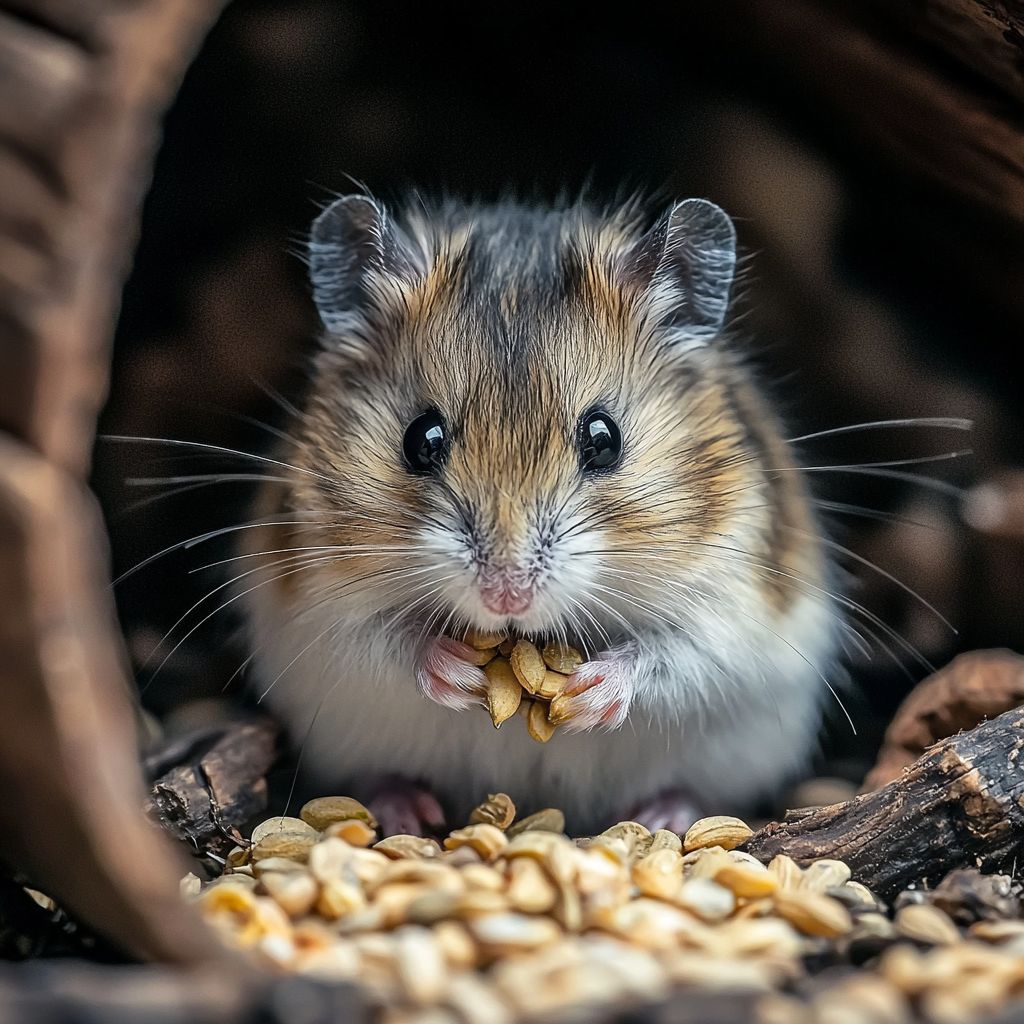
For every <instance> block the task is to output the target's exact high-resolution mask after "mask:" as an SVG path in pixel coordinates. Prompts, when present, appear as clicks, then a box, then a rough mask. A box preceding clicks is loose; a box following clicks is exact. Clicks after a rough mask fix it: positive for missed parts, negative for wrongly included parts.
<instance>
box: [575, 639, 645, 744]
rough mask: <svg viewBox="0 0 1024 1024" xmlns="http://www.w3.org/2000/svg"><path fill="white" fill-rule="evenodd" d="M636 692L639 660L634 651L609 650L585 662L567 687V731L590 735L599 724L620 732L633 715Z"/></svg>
mask: <svg viewBox="0 0 1024 1024" xmlns="http://www.w3.org/2000/svg"><path fill="white" fill-rule="evenodd" d="M635 691H636V659H635V657H634V656H633V654H632V653H631V652H628V651H618V652H617V651H606V652H605V653H604V654H603V655H602V656H601V657H599V658H597V659H596V660H594V661H585V662H584V663H583V664H582V665H580V667H579V668H578V669H576V671H575V672H573V674H572V675H571V676H569V682H568V683H567V684H566V687H565V693H566V694H567V695H568V698H569V699H568V700H565V701H564V702H563V705H564V707H565V714H566V716H567V717H568V721H567V722H566V723H565V726H564V728H565V730H566V732H586V731H587V730H588V729H593V728H594V727H595V726H598V725H602V726H604V727H605V728H607V729H617V728H618V727H619V726H620V725H622V723H623V722H624V721H625V720H626V716H627V715H628V714H629V706H630V704H632V702H633V694H634V693H635Z"/></svg>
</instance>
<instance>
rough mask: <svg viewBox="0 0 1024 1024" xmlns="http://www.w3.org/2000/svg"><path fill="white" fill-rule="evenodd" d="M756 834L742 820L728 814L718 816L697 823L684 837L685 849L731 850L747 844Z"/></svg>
mask: <svg viewBox="0 0 1024 1024" xmlns="http://www.w3.org/2000/svg"><path fill="white" fill-rule="evenodd" d="M753 834H754V832H753V829H751V828H750V826H749V825H748V824H747V823H746V822H745V821H742V820H741V819H740V818H733V817H731V816H730V815H728V814H716V815H712V816H711V817H709V818H701V819H700V820H699V821H695V822H694V823H693V824H692V825H691V826H690V828H689V829H688V830H687V833H686V835H685V836H683V849H684V850H685V851H686V852H687V853H690V851H691V850H700V849H704V848H705V847H708V846H720V847H722V849H723V850H731V849H733V848H734V847H737V846H739V845H740V843H743V842H746V841H747V840H748V839H749V838H750V837H751V836H752V835H753Z"/></svg>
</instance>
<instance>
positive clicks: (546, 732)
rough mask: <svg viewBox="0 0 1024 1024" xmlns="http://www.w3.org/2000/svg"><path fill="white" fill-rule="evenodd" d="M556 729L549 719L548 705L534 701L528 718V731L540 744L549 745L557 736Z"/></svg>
mask: <svg viewBox="0 0 1024 1024" xmlns="http://www.w3.org/2000/svg"><path fill="white" fill-rule="evenodd" d="M556 728H557V726H556V725H554V724H553V723H552V722H551V721H550V720H549V719H548V709H547V705H546V704H542V703H541V702H540V701H532V702H531V703H530V708H529V711H528V713H527V716H526V731H527V732H528V733H529V734H530V735H531V736H532V737H533V738H534V739H535V740H536V741H537V742H538V743H547V741H548V740H549V739H551V737H552V736H554V735H555V729H556Z"/></svg>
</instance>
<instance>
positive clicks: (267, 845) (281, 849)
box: [250, 830, 319, 865]
mask: <svg viewBox="0 0 1024 1024" xmlns="http://www.w3.org/2000/svg"><path fill="white" fill-rule="evenodd" d="M318 838H319V836H318V835H317V833H316V832H313V831H312V830H310V832H308V833H306V832H271V833H270V834H269V835H266V836H264V837H263V838H262V839H261V840H260V841H259V842H258V843H256V845H255V846H253V848H252V850H251V851H250V856H251V858H252V862H253V865H255V864H257V863H258V862H259V861H261V860H266V859H267V858H268V857H285V858H287V859H288V860H297V861H305V860H306V858H307V857H308V856H309V851H310V850H311V849H312V848H313V844H314V843H315V842H316V841H317V839H318Z"/></svg>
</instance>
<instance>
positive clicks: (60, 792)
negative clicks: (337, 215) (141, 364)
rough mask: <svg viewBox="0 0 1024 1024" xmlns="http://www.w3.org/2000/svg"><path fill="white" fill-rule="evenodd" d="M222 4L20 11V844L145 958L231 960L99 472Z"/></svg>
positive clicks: (5, 82) (7, 835)
mask: <svg viewBox="0 0 1024 1024" xmlns="http://www.w3.org/2000/svg"><path fill="white" fill-rule="evenodd" d="M220 4H221V0H86V2H78V0H4V2H3V3H2V4H0V8H2V12H3V13H0V680H2V684H3V713H2V714H0V791H2V793H3V799H2V800H0V850H2V852H3V854H4V856H5V857H6V858H8V859H9V860H10V861H11V862H12V864H13V865H14V866H15V867H16V868H17V869H19V870H20V871H23V872H25V873H26V874H27V875H28V876H29V877H31V879H32V880H33V882H34V884H35V885H36V886H37V887H38V888H40V889H42V890H44V891H45V892H46V893H47V894H48V895H50V896H52V897H53V898H54V899H56V900H57V901H58V902H59V903H60V904H61V905H62V906H64V907H67V908H68V910H69V911H70V912H72V913H74V914H75V915H77V916H78V917H80V918H81V919H82V920H84V921H86V922H87V923H88V924H89V925H90V926H92V927H94V928H96V929H97V930H98V931H101V932H103V933H105V934H106V935H108V936H110V937H111V938H112V939H113V940H114V941H115V942H117V943H119V944H120V945H121V947H123V948H124V949H126V950H128V951H130V952H131V953H132V954H133V955H136V956H141V957H147V958H151V959H159V960H167V961H174V962H178V963H194V962H197V961H202V960H205V959H207V958H208V957H213V958H218V957H222V956H224V955H226V954H224V953H223V951H222V948H221V947H220V945H219V944H218V943H216V942H215V941H214V940H213V937H212V936H211V935H210V934H209V933H208V932H207V930H206V929H205V927H204V926H203V925H202V923H201V922H200V921H199V920H198V918H197V917H196V916H195V915H193V914H192V913H191V912H189V911H188V910H187V908H185V907H184V906H183V904H182V902H181V900H180V897H179V891H178V884H177V883H178V879H179V877H180V876H181V874H182V873H183V871H185V870H187V861H185V860H184V859H183V858H181V856H180V853H179V851H176V850H174V849H173V847H172V845H171V844H170V843H168V842H167V840H166V838H165V837H164V836H163V835H162V834H161V833H160V831H159V830H158V829H156V828H154V827H153V826H152V825H151V823H149V822H148V821H147V820H146V818H145V816H144V815H143V814H142V812H141V804H142V801H143V798H144V789H143V786H142V779H141V774H140V772H139V766H138V761H137V751H136V743H135V730H134V723H133V718H132V713H131V697H130V695H131V693H132V686H131V683H130V681H129V679H128V677H127V674H126V672H125V664H126V660H127V659H126V658H125V656H124V652H123V650H122V647H121V643H120V639H119V637H118V631H117V621H116V616H115V614H114V608H113V601H112V597H111V594H110V589H109V570H108V566H107V564H106V559H105V555H106V543H105V538H104V532H103V525H102V520H101V518H100V515H99V510H98V508H97V507H96V504H95V502H94V500H93V499H92V497H91V495H90V494H89V493H88V491H87V489H86V487H85V484H84V478H85V475H86V472H87V470H88V465H89V460H90V457H91V450H92V443H93V434H94V430H95V420H96V415H97V412H98V410H99V408H100V405H101V403H102V401H103V399H104V397H105V394H106V388H107V378H108V370H109V366H108V364H109V350H110V341H111V336H112V333H113V322H114V314H115V311H116V309H117V304H118V301H119V293H120V289H121V284H122V282H123V279H124V275H125V273H126V270H127V265H128V258H129V254H130V252H131V250H132V248H133V246H134V242H135V236H136V231H137V221H138V214H139V207H140V204H141V199H142V196H143V194H144V192H145V188H146V185H147V182H148V173H149V166H150V163H151V159H152V155H153V152H154V149H155V146H156V141H157V138H158V126H159V117H160V115H161V114H162V112H163V109H164V107H165V106H166V104H167V103H168V102H169V101H170V99H171V97H172V95H173V93H174V89H175V87H176V85H177V82H178V79H179V78H180V76H181V74H182V72H183V71H184V68H185V66H186V65H187V63H188V60H189V58H190V57H191V54H192V52H193V49H194V47H195V46H196V45H197V44H198V41H199V39H200V38H201V37H202V33H203V30H204V29H205V27H206V26H207V25H208V24H209V22H210V21H211V20H212V18H213V17H214V15H215V14H216V12H217V11H218V9H219V7H220Z"/></svg>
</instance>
